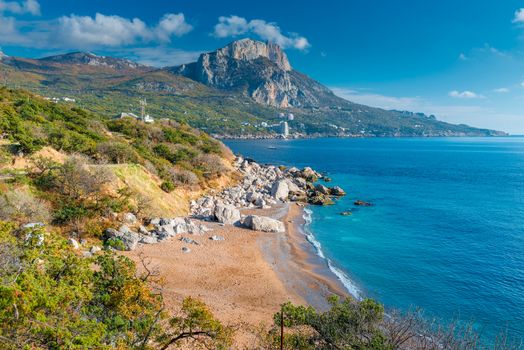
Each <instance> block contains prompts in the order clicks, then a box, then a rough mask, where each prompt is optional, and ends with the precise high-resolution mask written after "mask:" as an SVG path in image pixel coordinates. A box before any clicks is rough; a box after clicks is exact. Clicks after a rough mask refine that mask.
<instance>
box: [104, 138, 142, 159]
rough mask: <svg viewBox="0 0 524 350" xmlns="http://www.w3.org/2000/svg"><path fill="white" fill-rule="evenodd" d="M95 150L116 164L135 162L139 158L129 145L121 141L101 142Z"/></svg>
mask: <svg viewBox="0 0 524 350" xmlns="http://www.w3.org/2000/svg"><path fill="white" fill-rule="evenodd" d="M97 152H99V153H100V154H101V155H102V157H103V158H104V159H106V160H107V161H109V162H111V163H116V164H122V163H137V162H138V160H139V158H140V157H139V155H138V154H137V152H136V151H135V150H134V149H133V148H132V147H131V146H129V145H127V144H125V143H123V142H114V141H107V142H103V143H101V144H99V145H98V146H97Z"/></svg>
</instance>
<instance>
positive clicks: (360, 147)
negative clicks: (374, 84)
mask: <svg viewBox="0 0 524 350" xmlns="http://www.w3.org/2000/svg"><path fill="white" fill-rule="evenodd" d="M226 144H227V145H228V146H229V147H230V148H232V149H233V151H234V152H235V153H240V154H242V155H244V156H246V157H252V158H254V159H256V160H257V161H259V162H261V163H271V164H284V165H288V166H291V165H294V166H297V167H304V166H311V167H312V168H314V169H316V170H318V171H321V172H325V173H327V174H328V175H329V176H330V177H331V178H332V179H333V181H332V183H331V184H330V185H335V184H336V185H339V186H341V187H343V188H344V189H345V190H346V192H348V195H347V196H346V197H344V198H342V199H341V200H339V201H338V202H337V203H336V205H334V206H330V207H311V210H312V223H311V224H310V225H309V227H308V229H309V231H310V232H311V233H312V234H313V235H314V236H315V239H316V240H317V241H318V242H319V243H320V244H321V246H322V251H323V252H324V254H325V256H326V257H327V258H329V259H330V260H331V262H332V264H333V266H334V267H336V268H338V269H340V270H341V271H343V272H344V273H345V275H346V276H347V277H348V278H349V280H350V281H351V282H349V283H347V284H348V287H349V288H350V289H351V288H354V289H356V290H357V291H358V293H359V294H360V295H361V296H364V297H372V298H375V299H378V300H379V301H381V302H382V303H384V304H385V305H386V307H389V308H400V309H408V308H410V307H412V306H418V307H422V308H423V309H424V310H425V313H426V315H428V316H431V317H433V316H437V317H439V318H442V319H443V320H444V321H448V320H452V319H460V320H464V321H474V322H475V323H476V325H477V327H478V328H479V330H481V332H482V333H483V334H484V335H486V336H487V337H490V338H491V337H493V336H494V335H496V334H497V333H498V332H499V331H500V330H501V329H508V331H509V333H510V335H512V336H514V337H524V138H521V137H507V138H427V139H417V138H413V139H408V138H398V139H392V138H375V139H372V138H370V139H308V140H263V141H260V140H256V141H227V142H226ZM270 147H271V148H270ZM273 147H274V149H273ZM356 199H362V200H365V201H370V202H372V203H373V204H374V206H372V207H355V206H354V205H353V202H354V201H355V200H356ZM344 210H351V211H352V212H353V215H352V216H341V215H340V212H342V211H344ZM350 284H351V285H350Z"/></svg>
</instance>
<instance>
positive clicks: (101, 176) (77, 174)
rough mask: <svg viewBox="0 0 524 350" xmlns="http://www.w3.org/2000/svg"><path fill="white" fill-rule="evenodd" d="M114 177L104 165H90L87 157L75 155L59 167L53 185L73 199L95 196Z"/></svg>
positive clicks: (100, 192) (99, 194) (98, 195)
mask: <svg viewBox="0 0 524 350" xmlns="http://www.w3.org/2000/svg"><path fill="white" fill-rule="evenodd" d="M113 179H114V176H113V174H112V173H111V172H110V171H109V170H108V169H107V168H105V167H100V166H97V167H90V165H89V163H88V160H87V158H85V157H82V156H79V155H76V156H71V157H69V158H68V159H67V160H66V161H65V163H64V164H63V165H62V166H61V167H60V168H59V171H58V174H57V176H56V181H55V186H56V188H57V190H58V191H59V192H60V193H61V194H62V195H64V196H67V197H69V198H72V199H74V200H80V199H89V198H95V199H96V198H97V197H100V196H101V194H102V190H103V187H104V185H106V184H108V183H109V182H111V181H112V180H113Z"/></svg>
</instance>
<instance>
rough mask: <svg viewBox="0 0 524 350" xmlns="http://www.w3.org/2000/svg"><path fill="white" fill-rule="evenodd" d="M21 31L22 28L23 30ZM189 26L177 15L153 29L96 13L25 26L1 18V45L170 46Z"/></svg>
mask: <svg viewBox="0 0 524 350" xmlns="http://www.w3.org/2000/svg"><path fill="white" fill-rule="evenodd" d="M22 27H23V28H22ZM192 28H193V27H192V26H191V25H190V24H188V23H187V22H186V21H185V17H184V15H183V14H182V13H180V14H166V15H164V16H163V17H162V18H161V19H160V21H159V22H158V23H157V24H156V25H155V26H148V25H147V24H146V23H145V22H144V21H142V20H141V19H139V18H133V19H128V18H124V17H120V16H107V15H104V14H101V13H97V14H96V15H95V16H94V17H90V16H78V15H74V14H72V15H69V16H62V17H60V18H58V19H55V20H48V21H37V22H25V23H24V24H23V26H22V24H21V23H18V22H17V21H16V20H15V19H14V18H10V17H9V18H6V17H0V33H1V34H2V35H1V36H0V44H17V45H20V46H26V47H33V48H34V47H38V48H46V49H51V48H54V49H56V48H59V49H78V50H82V49H95V48H100V47H106V48H107V47H122V46H130V45H135V44H139V43H152V42H170V41H171V38H172V36H182V35H184V34H186V33H188V32H189V31H191V30H192Z"/></svg>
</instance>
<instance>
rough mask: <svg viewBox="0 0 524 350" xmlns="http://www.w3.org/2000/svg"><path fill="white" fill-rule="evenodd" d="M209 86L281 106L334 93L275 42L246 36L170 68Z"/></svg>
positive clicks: (318, 102) (314, 100) (311, 101)
mask: <svg viewBox="0 0 524 350" xmlns="http://www.w3.org/2000/svg"><path fill="white" fill-rule="evenodd" d="M169 70H170V71H171V72H173V73H175V74H180V75H184V76H186V77H189V78H191V79H194V80H197V81H198V82H201V83H204V84H206V85H209V86H212V87H215V88H218V89H223V90H237V91H238V90H241V91H242V92H243V93H244V94H246V95H247V96H249V97H251V98H253V99H254V100H255V101H256V102H258V103H260V104H265V105H270V106H274V107H279V108H288V107H305V106H319V105H322V104H323V100H325V97H326V96H328V97H329V98H332V97H333V96H334V95H333V94H332V92H331V91H330V90H329V89H327V88H325V87H324V86H322V85H321V84H319V83H318V82H316V81H314V80H312V79H310V78H309V77H307V76H305V75H303V74H300V73H298V72H296V71H294V70H293V69H292V68H291V65H290V63H289V60H288V58H287V56H286V54H285V53H284V52H283V51H282V49H281V48H280V46H278V45H277V44H274V43H263V42H260V41H256V40H251V39H242V40H238V41H235V42H232V43H231V44H229V45H227V46H225V47H223V48H221V49H218V50H216V51H214V52H210V53H204V54H202V55H200V57H199V59H198V61H197V62H194V63H190V64H186V65H182V66H179V67H174V68H169Z"/></svg>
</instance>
